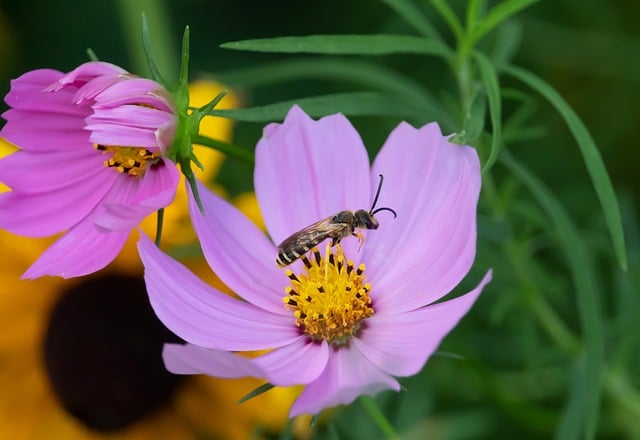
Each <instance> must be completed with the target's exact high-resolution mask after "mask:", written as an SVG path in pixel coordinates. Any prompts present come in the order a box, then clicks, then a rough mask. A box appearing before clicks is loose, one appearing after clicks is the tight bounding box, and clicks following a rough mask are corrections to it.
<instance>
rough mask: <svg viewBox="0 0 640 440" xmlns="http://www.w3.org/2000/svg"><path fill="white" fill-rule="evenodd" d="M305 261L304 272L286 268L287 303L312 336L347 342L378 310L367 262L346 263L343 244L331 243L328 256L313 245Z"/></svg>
mask: <svg viewBox="0 0 640 440" xmlns="http://www.w3.org/2000/svg"><path fill="white" fill-rule="evenodd" d="M302 262H303V263H304V268H303V269H304V270H303V272H302V273H299V274H298V275H296V274H294V273H293V271H291V270H290V269H287V270H286V275H287V277H288V278H289V279H290V280H291V285H290V286H287V287H286V288H285V293H286V294H287V296H285V297H284V298H283V301H284V303H285V306H286V307H287V309H290V310H292V311H293V314H294V316H295V318H296V326H297V327H298V328H300V330H301V331H302V332H303V333H304V334H305V335H307V336H309V338H311V339H312V340H314V341H321V340H324V341H327V342H328V343H330V344H334V345H338V346H339V345H343V344H346V343H347V342H349V340H350V338H351V336H353V335H357V334H358V332H359V330H360V328H361V326H362V321H363V320H364V319H366V318H369V317H370V316H373V314H374V310H373V307H372V306H371V298H370V297H369V291H370V290H371V285H370V284H369V283H366V282H365V275H364V269H365V267H364V264H360V265H359V266H358V268H357V269H356V268H355V266H354V263H353V261H351V260H349V261H347V262H346V264H345V257H344V253H343V251H342V247H341V246H340V245H338V246H337V247H336V249H335V252H334V250H333V249H331V248H330V247H328V248H327V253H326V254H325V256H324V257H322V256H321V255H320V252H319V251H318V249H313V250H312V252H311V253H310V255H309V258H307V257H306V256H303V257H302Z"/></svg>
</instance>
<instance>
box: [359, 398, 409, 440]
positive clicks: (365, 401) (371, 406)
mask: <svg viewBox="0 0 640 440" xmlns="http://www.w3.org/2000/svg"><path fill="white" fill-rule="evenodd" d="M359 400H360V403H361V404H362V406H363V407H364V409H365V411H367V413H368V414H369V417H371V419H373V421H374V423H375V424H376V426H378V428H380V431H382V432H383V433H384V435H385V436H386V438H387V439H389V440H400V436H398V434H396V431H395V430H394V429H393V426H392V425H391V423H389V420H387V418H386V417H385V416H384V414H382V411H380V408H378V405H377V404H376V402H375V400H373V399H372V398H371V397H370V396H361V397H360V399H359Z"/></svg>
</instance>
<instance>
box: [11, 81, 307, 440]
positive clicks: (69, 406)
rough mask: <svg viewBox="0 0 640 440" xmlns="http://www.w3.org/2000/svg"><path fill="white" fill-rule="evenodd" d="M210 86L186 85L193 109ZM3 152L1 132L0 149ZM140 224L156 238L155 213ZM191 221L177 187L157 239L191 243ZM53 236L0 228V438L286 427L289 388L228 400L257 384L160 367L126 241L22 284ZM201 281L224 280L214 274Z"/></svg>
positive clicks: (200, 267) (215, 163) (215, 159)
mask: <svg viewBox="0 0 640 440" xmlns="http://www.w3.org/2000/svg"><path fill="white" fill-rule="evenodd" d="M219 90H220V86H219V85H217V84H215V83H211V82H199V83H197V84H195V85H194V89H193V90H192V97H193V98H192V99H194V101H195V100H196V99H201V100H200V101H199V102H194V101H192V103H193V105H201V103H202V100H206V99H207V98H209V99H210V98H211V97H212V96H215V94H217V92H218V91H219ZM202 95H204V97H201V96H202ZM226 99H230V98H229V97H227V98H225V100H226ZM233 99H234V98H233V97H231V101H229V102H231V103H234V102H235V101H233ZM223 102H224V101H223ZM207 119H213V118H207ZM216 119H220V118H216ZM206 130H207V132H206V133H204V134H206V135H208V136H211V137H214V138H217V139H222V140H224V139H228V138H229V137H230V133H231V123H230V121H228V120H223V119H220V120H219V121H213V125H211V126H208V127H207V128H206ZM200 150H205V149H204V148H200ZM11 151H13V150H12V147H11V146H10V145H8V144H6V142H3V141H1V140H0V157H2V156H4V155H6V154H8V153H10V152H11ZM197 154H198V157H200V159H201V161H203V163H205V164H206V165H207V174H205V175H202V176H200V178H203V177H204V178H207V179H208V180H211V179H212V177H213V176H214V175H215V173H217V171H218V170H219V167H220V164H221V163H222V155H220V154H218V153H217V152H215V151H212V150H208V149H207V151H204V152H201V151H198V152H197ZM2 190H3V189H1V188H0V191H2ZM4 190H6V188H5V189H4ZM238 201H239V206H240V208H241V209H244V210H246V212H247V215H249V216H250V217H252V218H254V219H255V221H256V223H258V224H260V222H261V219H260V218H259V217H256V212H257V211H256V210H255V206H256V201H255V196H253V195H252V194H244V195H242V196H241V197H240V198H239V199H238ZM144 229H145V231H146V232H147V233H149V234H150V235H151V236H153V234H154V231H155V218H150V219H148V220H147V222H146V223H145V225H144ZM189 229H190V225H189V219H188V214H187V210H186V194H185V190H184V186H182V187H181V189H180V191H179V195H178V196H177V199H176V201H175V202H174V203H173V204H172V205H171V207H170V208H169V209H168V210H167V215H166V217H165V228H164V233H163V244H165V245H167V246H168V247H171V246H177V245H181V244H185V243H189V242H190V241H191V240H192V239H193V238H194V236H193V235H192V232H188V231H189ZM50 243H51V239H44V240H37V239H33V238H22V237H17V236H15V235H12V234H9V233H7V232H4V231H0V261H2V264H1V265H0V322H1V323H2V328H0V389H1V390H2V393H1V395H0V438H3V439H4V438H6V439H18V440H19V439H44V438H56V439H58V438H60V439H69V440H75V439H78V440H79V439H123V440H127V439H131V440H138V439H172V440H173V439H178V440H180V439H196V438H220V439H246V438H249V437H251V436H252V435H254V434H255V433H257V432H267V433H268V432H272V433H274V432H279V431H280V430H282V429H283V427H284V426H285V424H286V422H287V412H288V408H289V407H290V405H291V403H292V401H293V400H294V398H295V397H296V394H297V390H296V389H278V388H275V389H273V390H271V391H269V392H267V393H265V394H263V395H261V396H259V397H256V398H254V399H252V400H250V401H248V402H245V403H243V404H241V405H236V404H235V402H236V401H237V400H238V399H239V398H240V397H242V396H243V395H245V394H246V393H248V392H249V391H251V390H252V389H254V388H256V387H257V386H259V385H261V382H260V381H258V380H256V379H240V380H233V381H230V380H222V379H214V378H211V377H206V376H191V377H185V376H174V375H171V374H169V373H168V372H166V370H165V369H164V366H163V365H162V361H161V357H160V349H161V346H162V344H163V342H167V341H173V342H175V341H176V340H177V339H176V337H175V336H173V335H171V334H169V332H168V330H166V329H165V328H164V327H162V326H161V324H160V323H159V321H158V320H157V319H156V318H155V316H154V315H153V312H152V310H151V308H150V307H149V304H148V299H147V297H146V292H145V290H144V283H143V281H142V266H141V264H140V262H139V260H138V257H137V252H135V247H134V246H135V242H134V240H130V242H129V243H127V246H126V247H125V250H124V251H123V252H122V253H121V256H120V257H119V258H118V259H116V261H115V262H114V263H113V264H111V265H110V266H109V267H107V268H106V269H104V270H103V271H100V272H98V273H96V274H94V275H92V276H89V277H83V278H76V279H71V280H64V279H61V278H57V277H45V278H40V279H37V280H33V281H24V280H20V279H19V277H20V275H21V274H22V273H23V272H24V270H25V269H26V268H27V267H28V266H29V265H30V264H31V263H32V262H33V261H34V259H35V258H36V257H37V256H38V255H39V254H40V253H41V252H42V251H43V249H44V248H46V247H47V246H48V245H49V244H50ZM186 264H188V265H189V266H190V267H191V268H192V270H194V271H196V272H198V273H199V275H200V276H202V277H205V276H204V275H205V274H204V273H202V272H203V271H205V270H206V271H207V272H209V269H208V267H207V266H206V264H204V263H202V262H201V259H190V260H189V261H187V262H186ZM205 278H207V279H208V280H209V282H212V283H214V284H216V285H217V286H218V287H220V288H223V286H221V283H220V281H219V280H217V278H216V277H215V275H213V274H211V273H208V274H207V276H206V277H205ZM306 422H307V426H308V420H307V421H306ZM299 423H304V422H299ZM296 432H297V433H301V435H303V436H304V435H305V432H308V429H307V428H306V426H302V425H301V426H298V427H297V429H296ZM253 438H261V437H253Z"/></svg>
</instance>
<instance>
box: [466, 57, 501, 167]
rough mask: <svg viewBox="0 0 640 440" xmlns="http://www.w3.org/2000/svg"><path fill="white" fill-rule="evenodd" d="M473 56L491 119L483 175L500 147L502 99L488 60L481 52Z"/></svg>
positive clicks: (496, 156) (496, 75) (495, 74)
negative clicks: (487, 153) (489, 139)
mask: <svg viewBox="0 0 640 440" xmlns="http://www.w3.org/2000/svg"><path fill="white" fill-rule="evenodd" d="M473 56H474V59H475V60H476V64H477V65H478V69H479V70H480V76H481V78H482V83H483V84H484V89H485V92H486V94H487V101H488V102H489V117H490V118H491V150H490V152H489V157H488V158H487V161H486V162H485V164H484V167H483V168H482V172H483V173H485V172H487V171H488V170H490V169H491V167H492V166H493V164H494V163H495V161H496V159H497V158H498V154H499V153H500V146H501V145H502V98H501V96H500V84H499V82H498V73H497V72H496V69H495V68H494V66H493V64H492V63H491V61H490V60H489V58H487V56H486V55H484V54H483V53H481V52H474V54H473Z"/></svg>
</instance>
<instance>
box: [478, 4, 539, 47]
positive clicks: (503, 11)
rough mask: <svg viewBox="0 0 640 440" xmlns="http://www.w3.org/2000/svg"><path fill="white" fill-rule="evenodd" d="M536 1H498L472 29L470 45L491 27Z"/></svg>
mask: <svg viewBox="0 0 640 440" xmlns="http://www.w3.org/2000/svg"><path fill="white" fill-rule="evenodd" d="M537 1H538V0H507V1H504V2H501V3H498V4H497V5H496V6H495V7H494V8H493V9H491V10H490V11H489V13H488V14H487V16H486V17H485V18H484V20H483V21H481V22H480V23H479V24H478V26H476V28H475V29H474V32H473V34H472V35H471V45H473V44H475V43H476V42H477V41H478V40H479V39H481V38H482V37H484V36H485V35H486V34H487V33H489V32H490V31H491V30H492V29H493V28H495V27H496V26H498V25H499V24H500V23H502V22H503V21H505V20H507V19H508V18H509V17H511V16H512V15H515V14H517V13H518V12H520V11H521V10H523V9H525V8H527V7H529V6H531V5H532V4H534V3H536V2H537Z"/></svg>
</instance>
